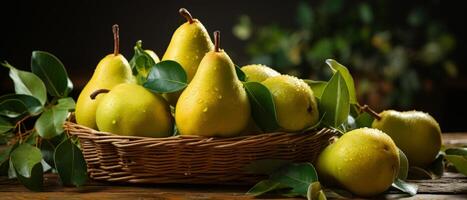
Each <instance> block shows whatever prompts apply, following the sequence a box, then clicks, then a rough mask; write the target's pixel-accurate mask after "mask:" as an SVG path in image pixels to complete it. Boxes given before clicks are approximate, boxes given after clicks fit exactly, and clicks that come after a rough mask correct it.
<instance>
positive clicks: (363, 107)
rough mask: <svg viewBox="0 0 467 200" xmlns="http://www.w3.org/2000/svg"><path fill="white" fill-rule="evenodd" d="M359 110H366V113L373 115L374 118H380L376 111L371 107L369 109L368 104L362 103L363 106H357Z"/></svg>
mask: <svg viewBox="0 0 467 200" xmlns="http://www.w3.org/2000/svg"><path fill="white" fill-rule="evenodd" d="M359 108H360V110H361V111H363V112H366V113H368V114H370V115H371V116H372V117H374V118H375V119H376V120H381V116H380V115H379V114H378V113H377V112H376V111H374V110H373V109H371V108H370V107H369V106H368V105H366V104H365V105H363V106H359Z"/></svg>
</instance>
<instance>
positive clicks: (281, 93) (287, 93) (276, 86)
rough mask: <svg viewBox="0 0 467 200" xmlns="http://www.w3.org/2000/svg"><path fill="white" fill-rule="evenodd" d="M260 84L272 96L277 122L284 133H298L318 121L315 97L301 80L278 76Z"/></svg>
mask: <svg viewBox="0 0 467 200" xmlns="http://www.w3.org/2000/svg"><path fill="white" fill-rule="evenodd" d="M262 83H263V84H264V86H266V87H267V88H268V89H269V91H270V92H271V94H272V96H273V99H274V104H275V107H276V113H277V122H278V124H279V126H280V127H281V128H283V129H284V130H285V131H300V130H303V129H305V128H307V127H310V126H313V125H315V124H316V123H317V122H318V121H319V111H318V105H317V102H316V99H315V96H314V95H313V91H312V90H311V88H310V87H309V86H308V85H307V84H306V83H305V82H304V81H303V80H301V79H298V78H296V77H293V76H289V75H280V76H274V77H271V78H268V79H266V80H265V81H263V82H262Z"/></svg>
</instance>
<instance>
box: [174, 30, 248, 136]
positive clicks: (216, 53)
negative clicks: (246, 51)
mask: <svg viewBox="0 0 467 200" xmlns="http://www.w3.org/2000/svg"><path fill="white" fill-rule="evenodd" d="M214 34H215V35H214V37H215V43H216V45H215V50H213V51H211V52H209V53H207V54H206V55H205V56H204V58H203V60H202V61H201V63H200V64H199V69H198V72H196V74H195V77H194V78H193V80H192V81H191V83H190V84H188V86H187V88H186V89H185V90H184V91H183V92H182V94H181V96H180V99H179V100H178V102H177V106H176V107H175V121H176V123H177V128H178V131H179V132H180V134H181V135H199V136H206V137H211V136H222V137H229V136H237V135H239V134H240V132H241V131H242V130H244V129H245V128H246V126H247V124H248V119H249V116H250V103H249V101H248V96H247V94H246V91H245V89H244V88H243V85H242V83H241V82H240V81H239V80H238V78H237V75H236V73H235V66H234V64H233V62H232V60H231V59H230V57H229V56H228V55H227V54H226V53H225V52H224V50H222V49H220V48H219V42H220V41H219V40H220V35H219V34H220V33H219V32H218V31H216V32H215V33H214Z"/></svg>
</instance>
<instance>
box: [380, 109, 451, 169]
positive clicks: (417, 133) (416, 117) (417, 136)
mask: <svg viewBox="0 0 467 200" xmlns="http://www.w3.org/2000/svg"><path fill="white" fill-rule="evenodd" d="M372 127H373V128H377V129H380V130H382V131H383V132H385V133H387V134H388V135H389V136H391V138H392V139H393V140H394V142H395V143H396V145H397V146H398V147H399V148H400V149H401V150H402V151H403V152H404V153H405V155H406V156H407V159H408V160H409V165H410V166H417V167H427V166H428V165H430V164H431V163H432V162H433V161H434V160H435V158H436V155H438V152H439V150H440V149H441V144H442V140H441V128H440V127H439V124H438V122H436V120H435V119H434V118H433V117H432V116H430V115H429V114H428V113H424V112H419V111H406V112H399V111H395V110H386V111H383V112H381V113H380V114H378V115H377V116H376V119H375V120H374V121H373V124H372Z"/></svg>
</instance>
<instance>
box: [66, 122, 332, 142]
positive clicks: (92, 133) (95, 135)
mask: <svg viewBox="0 0 467 200" xmlns="http://www.w3.org/2000/svg"><path fill="white" fill-rule="evenodd" d="M64 127H65V130H67V132H68V133H70V134H71V135H82V136H83V135H86V138H88V139H100V140H103V139H109V140H112V139H118V140H122V141H125V140H127V141H132V140H145V141H152V142H163V141H170V140H177V141H178V140H181V139H183V140H187V141H188V140H193V141H206V142H208V141H213V140H215V141H218V142H221V141H222V142H228V141H239V140H244V139H257V138H265V137H273V136H277V135H290V136H292V135H302V134H316V135H317V134H319V133H320V132H321V131H335V130H333V129H330V128H326V127H324V128H318V129H310V130H306V131H303V132H283V131H275V132H270V133H259V134H254V135H242V136H236V137H205V136H197V135H174V136H169V137H159V138H156V137H144V136H124V135H117V134H114V133H109V132H102V131H98V130H95V129H92V128H89V127H87V126H83V125H80V124H77V123H75V122H71V121H66V122H65V124H64ZM78 129H81V130H88V132H81V131H78ZM72 130H76V131H72Z"/></svg>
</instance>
